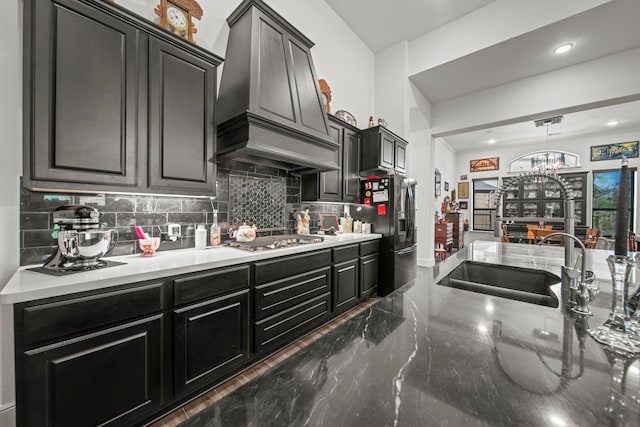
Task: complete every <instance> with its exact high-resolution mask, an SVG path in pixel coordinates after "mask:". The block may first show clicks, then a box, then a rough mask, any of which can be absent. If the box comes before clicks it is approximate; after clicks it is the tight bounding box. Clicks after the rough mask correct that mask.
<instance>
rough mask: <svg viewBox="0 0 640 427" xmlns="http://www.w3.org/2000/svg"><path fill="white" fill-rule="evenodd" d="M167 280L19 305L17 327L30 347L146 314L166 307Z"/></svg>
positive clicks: (23, 343)
mask: <svg viewBox="0 0 640 427" xmlns="http://www.w3.org/2000/svg"><path fill="white" fill-rule="evenodd" d="M164 289H165V288H164V283H163V282H155V283H149V284H146V285H143V286H136V287H130V288H126V289H119V290H116V291H113V292H106V293H100V294H96V295H88V296H83V297H78V298H73V299H66V300H58V301H53V302H49V303H45V304H39V305H32V306H26V307H25V306H23V307H24V309H22V310H21V309H20V308H21V307H20V306H18V308H17V309H16V328H17V329H18V330H20V329H22V330H23V335H22V339H23V341H22V345H23V346H24V347H30V346H32V345H33V344H36V343H43V342H45V341H48V340H52V339H55V338H63V337H68V336H72V335H74V334H78V333H81V332H86V331H90V330H92V329H97V328H100V327H104V326H108V325H113V324H116V323H119V322H123V321H126V320H130V319H134V318H138V317H143V316H146V315H149V314H152V313H156V312H159V311H162V310H163V309H164V308H165V299H166V298H165V294H164Z"/></svg>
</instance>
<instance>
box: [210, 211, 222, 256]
mask: <svg viewBox="0 0 640 427" xmlns="http://www.w3.org/2000/svg"><path fill="white" fill-rule="evenodd" d="M220 243H221V241H220V225H219V224H218V210H217V209H214V210H213V224H211V230H210V231H209V245H210V246H212V247H214V248H219V247H220Z"/></svg>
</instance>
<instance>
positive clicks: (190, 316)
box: [174, 288, 250, 394]
mask: <svg viewBox="0 0 640 427" xmlns="http://www.w3.org/2000/svg"><path fill="white" fill-rule="evenodd" d="M249 325H250V323H249V289H248V288H247V289H246V290H244V291H240V292H236V293H233V294H231V295H224V296H221V297H218V298H215V299H212V300H208V301H204V302H201V303H198V304H194V305H190V306H187V307H184V308H181V309H178V310H175V312H174V339H175V346H174V348H175V355H174V364H175V370H174V372H175V389H176V393H177V394H183V393H184V392H188V391H196V390H198V389H200V388H203V387H205V386H207V385H211V384H213V383H215V382H217V381H219V380H221V379H222V378H223V377H224V376H226V375H229V374H231V373H233V371H234V370H237V369H239V368H241V367H242V366H243V365H244V364H245V363H246V362H247V361H248V360H249V357H250V347H249V344H250V341H249V339H250V335H249V332H250V331H249Z"/></svg>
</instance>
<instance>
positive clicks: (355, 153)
mask: <svg viewBox="0 0 640 427" xmlns="http://www.w3.org/2000/svg"><path fill="white" fill-rule="evenodd" d="M360 139H361V138H360V132H356V131H353V130H350V129H344V140H343V141H342V146H343V157H342V173H343V178H342V179H343V181H344V195H343V200H344V201H345V202H356V203H359V202H360Z"/></svg>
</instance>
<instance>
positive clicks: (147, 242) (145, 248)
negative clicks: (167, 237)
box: [138, 237, 160, 258]
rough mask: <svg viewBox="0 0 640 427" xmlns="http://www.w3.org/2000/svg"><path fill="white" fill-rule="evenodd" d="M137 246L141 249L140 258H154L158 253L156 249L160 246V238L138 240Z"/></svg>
mask: <svg viewBox="0 0 640 427" xmlns="http://www.w3.org/2000/svg"><path fill="white" fill-rule="evenodd" d="M138 246H140V249H142V253H141V254H140V256H141V257H145V258H146V257H152V256H156V255H157V254H158V253H157V252H156V249H158V247H159V246H160V238H159V237H149V238H148V239H140V240H138Z"/></svg>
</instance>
